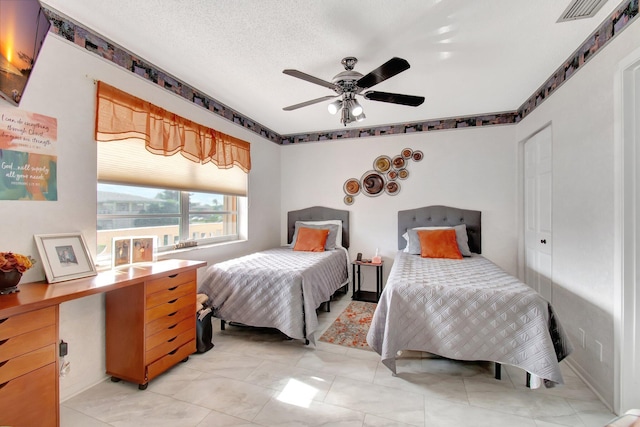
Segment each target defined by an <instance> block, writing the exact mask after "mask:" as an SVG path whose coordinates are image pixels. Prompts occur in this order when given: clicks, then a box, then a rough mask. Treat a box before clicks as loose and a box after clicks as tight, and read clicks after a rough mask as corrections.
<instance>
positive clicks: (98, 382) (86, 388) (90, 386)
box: [60, 376, 111, 403]
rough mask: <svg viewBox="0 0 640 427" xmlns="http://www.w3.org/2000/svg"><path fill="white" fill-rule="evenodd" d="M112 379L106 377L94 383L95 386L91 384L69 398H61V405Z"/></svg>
mask: <svg viewBox="0 0 640 427" xmlns="http://www.w3.org/2000/svg"><path fill="white" fill-rule="evenodd" d="M110 379H111V376H105V377H104V378H101V379H99V380H98V381H96V382H94V383H93V384H89V385H88V386H86V387H84V388H83V389H81V390H77V391H75V392H74V393H72V394H70V395H69V396H65V397H64V399H63V398H62V396H61V397H60V403H64V402H66V401H67V400H69V399H71V398H74V397H76V396H77V395H79V394H81V393H84V392H85V391H87V390H89V389H90V388H93V387H95V386H97V385H98V384H100V383H103V382H105V381H108V380H110Z"/></svg>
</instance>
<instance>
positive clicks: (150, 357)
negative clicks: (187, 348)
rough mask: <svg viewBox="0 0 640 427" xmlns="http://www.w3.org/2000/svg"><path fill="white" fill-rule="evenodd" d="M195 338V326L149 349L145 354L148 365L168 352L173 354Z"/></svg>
mask: <svg viewBox="0 0 640 427" xmlns="http://www.w3.org/2000/svg"><path fill="white" fill-rule="evenodd" d="M195 339H196V330H195V328H194V329H190V330H188V331H185V332H183V333H181V334H178V335H177V336H175V337H174V338H172V339H170V340H168V341H165V342H163V343H162V344H160V345H157V346H155V347H154V348H152V349H151V350H147V351H146V352H145V354H144V355H145V356H144V357H145V361H146V364H147V365H148V364H150V363H153V362H155V361H156V360H158V359H160V358H161V357H163V356H165V355H167V354H171V353H172V352H174V351H176V349H177V348H179V347H181V346H183V345H184V344H186V343H188V342H189V341H194V340H195Z"/></svg>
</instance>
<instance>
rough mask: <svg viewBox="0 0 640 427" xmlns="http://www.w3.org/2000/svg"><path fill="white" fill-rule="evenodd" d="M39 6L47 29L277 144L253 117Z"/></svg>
mask: <svg viewBox="0 0 640 427" xmlns="http://www.w3.org/2000/svg"><path fill="white" fill-rule="evenodd" d="M42 9H43V10H44V12H45V14H46V15H47V18H48V19H49V21H50V22H51V29H50V30H49V31H50V32H53V33H54V34H57V35H59V36H61V37H63V38H64V39H66V40H68V41H70V42H72V43H74V44H76V45H78V46H80V47H82V48H84V49H86V50H87V51H88V52H91V53H93V54H95V55H98V56H99V57H101V58H103V59H106V60H107V61H110V62H112V63H114V64H115V65H118V66H120V67H122V68H124V69H126V70H127V71H130V72H132V73H135V74H137V75H139V76H140V77H142V78H144V79H146V80H148V81H149V82H151V83H155V84H157V85H158V86H160V87H162V88H163V89H165V90H168V91H170V92H173V93H174V94H176V95H179V96H181V97H182V98H184V99H186V100H187V101H190V102H193V103H194V104H196V105H198V106H200V107H202V108H205V109H207V110H209V111H211V112H212V113H214V114H217V115H219V116H221V117H224V118H225V119H227V120H229V121H231V122H233V123H235V124H237V125H239V126H241V127H243V128H245V129H247V130H250V131H252V132H254V133H256V134H258V135H260V136H261V137H263V138H265V139H268V140H269V141H272V142H274V143H276V144H280V141H281V139H282V137H281V136H280V135H279V134H278V133H277V132H274V131H272V130H271V129H269V128H267V127H265V126H262V125H261V124H260V123H258V122H256V121H255V120H252V119H250V118H248V117H246V116H244V115H242V114H241V113H239V112H238V111H235V110H233V109H231V108H229V107H228V106H226V105H224V104H222V103H221V102H219V101H217V100H215V99H214V98H211V97H209V96H207V95H205V94H203V93H202V92H200V91H198V90H197V89H195V88H193V87H192V86H189V85H188V84H186V83H184V82H183V81H181V80H179V79H177V78H176V77H173V76H172V75H170V74H168V73H165V72H164V71H162V70H160V69H159V68H157V67H155V66H154V65H152V64H149V63H148V62H146V61H145V60H144V59H142V58H140V57H138V56H137V55H134V54H132V53H130V52H128V51H127V50H126V49H124V48H122V47H120V46H118V45H116V44H115V43H113V42H111V41H109V40H107V39H105V38H103V37H102V36H99V35H98V34H95V33H93V32H91V31H90V30H88V29H86V28H84V27H82V26H81V25H80V24H78V23H76V22H74V21H72V20H70V19H69V18H67V17H64V16H62V15H60V14H58V13H57V12H55V11H53V10H51V9H48V8H46V7H45V6H44V5H43V7H42Z"/></svg>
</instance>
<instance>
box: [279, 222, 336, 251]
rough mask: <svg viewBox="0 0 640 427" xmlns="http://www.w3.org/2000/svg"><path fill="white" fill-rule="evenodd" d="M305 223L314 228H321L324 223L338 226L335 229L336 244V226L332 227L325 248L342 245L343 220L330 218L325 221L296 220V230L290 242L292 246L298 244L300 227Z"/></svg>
mask: <svg viewBox="0 0 640 427" xmlns="http://www.w3.org/2000/svg"><path fill="white" fill-rule="evenodd" d="M304 225H308V226H310V227H313V228H320V227H319V226H323V225H333V226H337V230H335V231H336V233H335V244H334V243H333V241H334V238H333V231H334V230H333V229H334V228H336V227H330V228H329V230H330V231H329V236H328V237H327V243H326V244H325V249H335V248H339V247H342V221H341V220H339V219H328V220H324V221H296V224H295V231H294V232H293V238H292V239H291V244H290V246H291V247H293V245H295V244H296V239H297V238H298V228H299V227H301V226H304Z"/></svg>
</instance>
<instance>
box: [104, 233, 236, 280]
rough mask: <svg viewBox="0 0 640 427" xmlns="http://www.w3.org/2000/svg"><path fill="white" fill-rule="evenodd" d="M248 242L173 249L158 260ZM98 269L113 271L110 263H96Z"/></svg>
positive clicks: (230, 241)
mask: <svg viewBox="0 0 640 427" xmlns="http://www.w3.org/2000/svg"><path fill="white" fill-rule="evenodd" d="M246 242H247V240H246V239H238V240H229V241H226V242H217V243H209V244H206V245H198V246H190V247H188V248H182V249H172V250H169V251H163V252H159V253H158V254H157V257H156V258H157V261H160V260H164V259H171V258H174V257H179V256H185V255H186V254H188V253H190V252H195V251H199V250H202V249H211V248H220V247H223V246H232V245H237V244H241V243H246ZM130 265H131V264H127V265H123V266H122V267H128V266H130ZM118 268H120V267H113V269H114V270H117V269H118ZM96 269H97V271H98V272H101V271H107V270H111V269H112V267H111V263H110V262H109V263H108V264H105V263H104V262H103V263H99V262H96Z"/></svg>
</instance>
